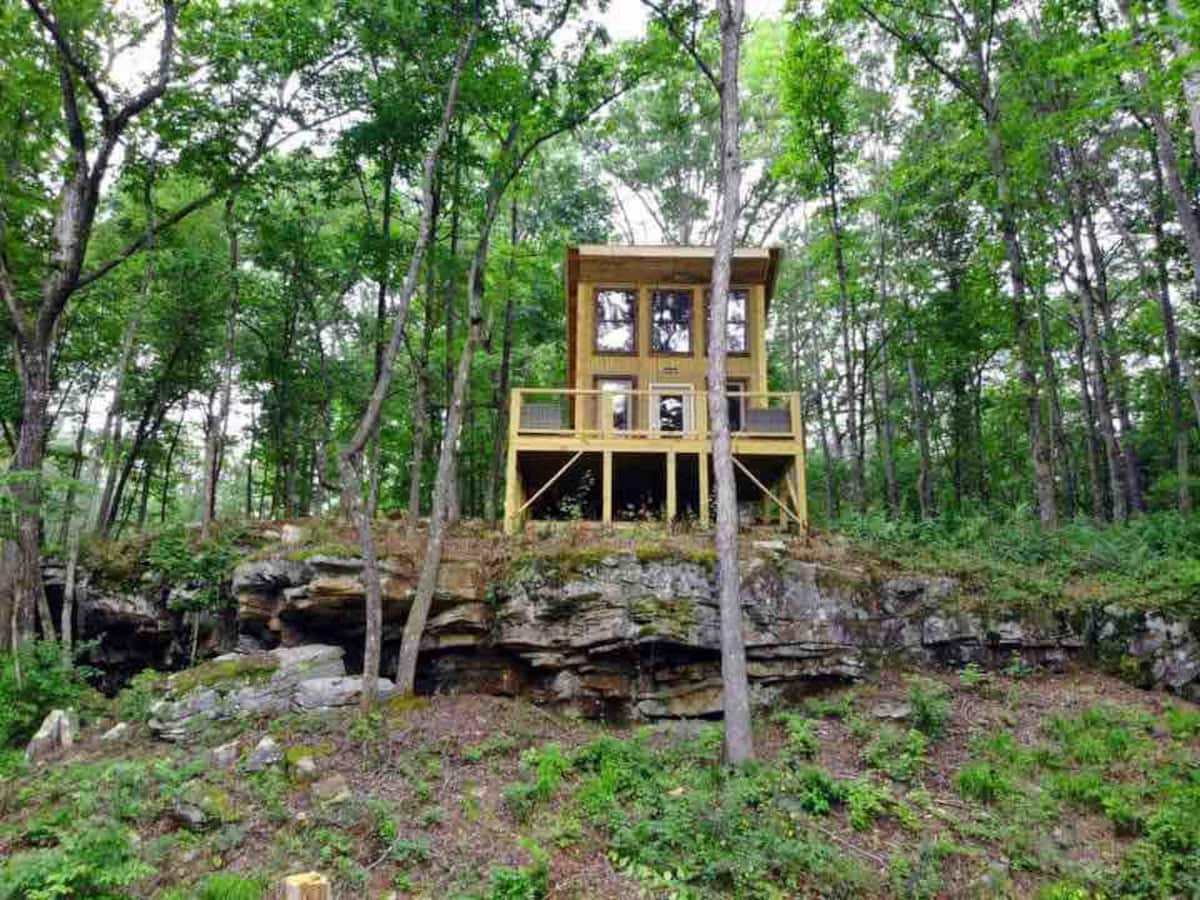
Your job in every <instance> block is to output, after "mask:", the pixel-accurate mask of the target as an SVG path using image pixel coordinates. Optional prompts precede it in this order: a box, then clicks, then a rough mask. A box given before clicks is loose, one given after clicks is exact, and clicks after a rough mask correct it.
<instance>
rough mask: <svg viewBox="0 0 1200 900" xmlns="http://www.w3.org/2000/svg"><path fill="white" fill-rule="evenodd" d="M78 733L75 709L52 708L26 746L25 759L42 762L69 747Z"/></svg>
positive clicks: (30, 761)
mask: <svg viewBox="0 0 1200 900" xmlns="http://www.w3.org/2000/svg"><path fill="white" fill-rule="evenodd" d="M78 734H79V723H78V721H77V720H76V718H75V713H74V711H73V710H64V709H55V710H51V711H50V713H49V714H47V716H46V718H44V719H43V720H42V724H41V726H40V727H39V728H38V730H37V733H36V734H35V735H34V736H33V737H32V738H30V740H29V743H28V744H27V745H26V746H25V761H26V762H28V763H36V762H41V761H42V760H44V759H45V758H46V757H48V756H51V755H53V754H56V753H60V752H62V751H63V750H67V749H69V748H70V747H71V746H73V745H74V743H75V738H76V737H77V736H78Z"/></svg>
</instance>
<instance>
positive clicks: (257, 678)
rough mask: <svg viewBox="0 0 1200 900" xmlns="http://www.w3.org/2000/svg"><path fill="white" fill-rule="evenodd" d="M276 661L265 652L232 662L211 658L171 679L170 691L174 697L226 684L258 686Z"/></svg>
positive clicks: (268, 676)
mask: <svg viewBox="0 0 1200 900" xmlns="http://www.w3.org/2000/svg"><path fill="white" fill-rule="evenodd" d="M277 668H279V661H278V660H277V659H275V658H274V657H273V656H268V655H267V654H265V653H258V654H250V655H248V656H239V657H237V658H235V659H214V660H211V661H210V662H206V663H201V664H200V665H198V666H194V667H193V668H190V669H184V670H183V671H182V672H178V673H176V674H175V675H172V676H171V679H170V685H171V690H172V692H174V694H175V695H176V696H177V697H181V696H183V695H184V694H189V693H191V692H192V691H194V690H195V689H196V688H201V687H212V686H214V685H218V684H223V683H225V682H234V681H236V682H238V683H245V684H260V683H262V682H264V681H267V680H268V679H269V678H270V677H271V675H272V674H273V673H274V672H275V670H276V669H277Z"/></svg>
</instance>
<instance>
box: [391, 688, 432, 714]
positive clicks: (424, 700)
mask: <svg viewBox="0 0 1200 900" xmlns="http://www.w3.org/2000/svg"><path fill="white" fill-rule="evenodd" d="M383 708H384V711H385V713H386V714H387V716H388V717H389V718H399V719H402V718H404V717H405V716H408V715H410V714H411V713H414V712H417V711H419V710H422V709H428V708H429V698H428V697H416V696H414V695H412V694H397V695H396V696H394V697H392V698H391V699H390V700H388V701H387V702H386V703H385V704H384V705H383Z"/></svg>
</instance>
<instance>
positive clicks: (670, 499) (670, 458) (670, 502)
mask: <svg viewBox="0 0 1200 900" xmlns="http://www.w3.org/2000/svg"><path fill="white" fill-rule="evenodd" d="M675 495H676V490H675V451H674V450H668V451H667V521H668V522H674V521H675V515H676V508H675V504H676V496H675Z"/></svg>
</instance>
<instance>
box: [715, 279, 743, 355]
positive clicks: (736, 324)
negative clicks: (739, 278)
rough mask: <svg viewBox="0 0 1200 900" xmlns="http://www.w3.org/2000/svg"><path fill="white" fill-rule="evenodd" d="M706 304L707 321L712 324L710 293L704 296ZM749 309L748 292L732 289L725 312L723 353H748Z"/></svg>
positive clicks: (741, 289)
mask: <svg viewBox="0 0 1200 900" xmlns="http://www.w3.org/2000/svg"><path fill="white" fill-rule="evenodd" d="M705 300H706V302H707V304H708V321H709V323H710V325H711V323H712V292H709V293H707V294H706V295H705ZM749 309H750V292H749V291H748V290H746V289H745V288H732V289H731V290H730V291H729V302H728V305H727V307H726V310H725V352H726V353H734V354H737V353H749V352H750V343H749V321H750V320H749V318H748V316H749Z"/></svg>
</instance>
